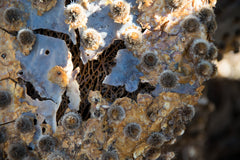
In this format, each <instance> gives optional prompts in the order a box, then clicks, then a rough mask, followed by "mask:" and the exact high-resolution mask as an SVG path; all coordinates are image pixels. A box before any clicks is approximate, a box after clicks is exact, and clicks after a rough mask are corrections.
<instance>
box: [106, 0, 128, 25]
mask: <svg viewBox="0 0 240 160" xmlns="http://www.w3.org/2000/svg"><path fill="white" fill-rule="evenodd" d="M110 13H111V17H112V18H113V19H114V22H116V23H126V22H127V21H128V19H129V14H130V5H129V4H128V3H127V2H125V1H123V0H118V1H115V2H113V3H112V4H111V6H110Z"/></svg>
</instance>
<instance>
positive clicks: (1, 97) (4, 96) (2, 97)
mask: <svg viewBox="0 0 240 160" xmlns="http://www.w3.org/2000/svg"><path fill="white" fill-rule="evenodd" d="M11 102H12V98H11V95H10V93H9V92H7V91H0V110H1V109H5V108H6V107H7V106H8V105H10V104H11Z"/></svg>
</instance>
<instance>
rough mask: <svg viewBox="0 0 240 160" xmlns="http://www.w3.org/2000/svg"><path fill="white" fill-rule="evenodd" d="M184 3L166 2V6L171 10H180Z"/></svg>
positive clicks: (176, 1) (177, 0) (167, 0)
mask: <svg viewBox="0 0 240 160" xmlns="http://www.w3.org/2000/svg"><path fill="white" fill-rule="evenodd" d="M182 3H183V0H165V5H166V7H167V8H169V9H170V10H174V9H177V8H179V7H180V6H181V5H182Z"/></svg>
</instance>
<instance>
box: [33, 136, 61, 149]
mask: <svg viewBox="0 0 240 160" xmlns="http://www.w3.org/2000/svg"><path fill="white" fill-rule="evenodd" d="M56 145H57V140H56V139H55V138H53V137H52V136H49V135H43V136H42V137H41V138H40V139H39V141H38V148H39V149H40V150H41V151H42V152H53V151H54V150H55V147H56Z"/></svg>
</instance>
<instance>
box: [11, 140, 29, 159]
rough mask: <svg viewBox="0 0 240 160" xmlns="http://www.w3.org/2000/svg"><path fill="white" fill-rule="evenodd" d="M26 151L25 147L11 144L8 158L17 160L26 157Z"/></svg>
mask: <svg viewBox="0 0 240 160" xmlns="http://www.w3.org/2000/svg"><path fill="white" fill-rule="evenodd" d="M27 155H28V151H27V148H26V146H25V145H24V144H23V143H21V142H18V143H12V144H10V145H9V148H8V156H9V158H10V159H11V160H19V159H23V158H25V157H27Z"/></svg>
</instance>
